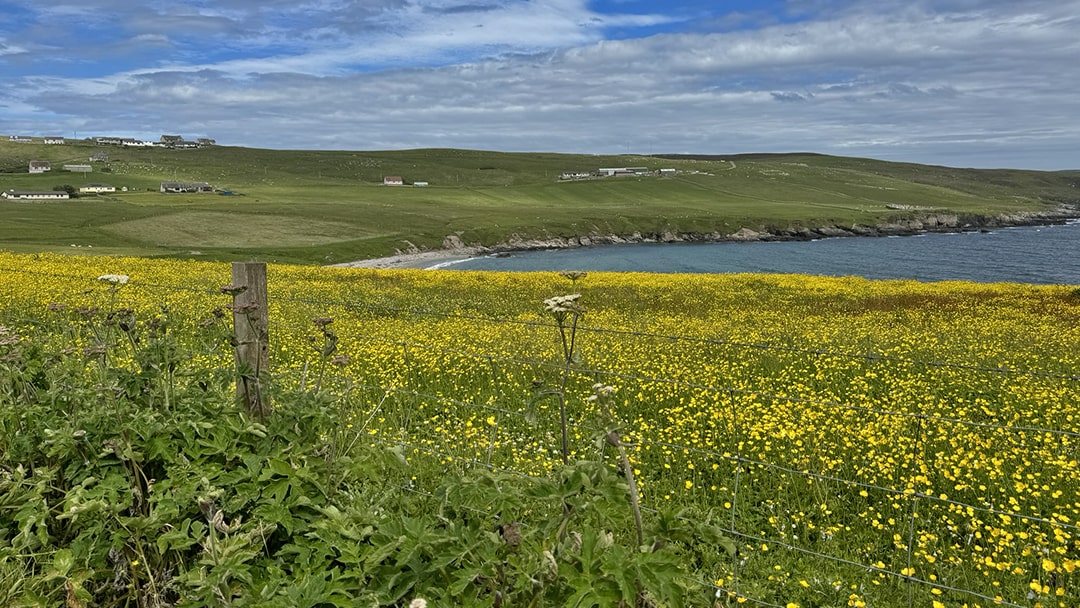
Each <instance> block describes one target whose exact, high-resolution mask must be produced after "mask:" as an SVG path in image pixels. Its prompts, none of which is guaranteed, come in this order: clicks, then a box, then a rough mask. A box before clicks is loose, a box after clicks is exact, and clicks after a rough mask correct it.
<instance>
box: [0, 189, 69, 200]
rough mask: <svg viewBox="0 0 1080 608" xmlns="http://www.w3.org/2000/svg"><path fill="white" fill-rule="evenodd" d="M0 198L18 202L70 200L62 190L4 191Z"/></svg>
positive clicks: (0, 193)
mask: <svg viewBox="0 0 1080 608" xmlns="http://www.w3.org/2000/svg"><path fill="white" fill-rule="evenodd" d="M0 198H6V199H8V200H20V201H47V200H62V199H66V198H70V197H69V196H68V193H67V192H65V191H63V190H5V191H4V192H0Z"/></svg>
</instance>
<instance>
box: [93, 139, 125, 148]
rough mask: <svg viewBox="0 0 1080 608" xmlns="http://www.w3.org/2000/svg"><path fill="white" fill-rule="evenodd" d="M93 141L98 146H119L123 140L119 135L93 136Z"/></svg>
mask: <svg viewBox="0 0 1080 608" xmlns="http://www.w3.org/2000/svg"><path fill="white" fill-rule="evenodd" d="M94 143H95V144H97V145H99V146H119V145H120V144H121V143H123V140H122V139H120V138H119V137H95V138H94Z"/></svg>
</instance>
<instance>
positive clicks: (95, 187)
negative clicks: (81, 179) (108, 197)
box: [79, 184, 116, 194]
mask: <svg viewBox="0 0 1080 608" xmlns="http://www.w3.org/2000/svg"><path fill="white" fill-rule="evenodd" d="M79 192H81V193H83V194H101V193H103V192H116V187H115V186H110V185H109V184H86V185H85V186H82V187H80V188H79Z"/></svg>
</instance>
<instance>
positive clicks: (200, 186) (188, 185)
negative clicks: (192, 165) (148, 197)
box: [161, 182, 214, 194]
mask: <svg viewBox="0 0 1080 608" xmlns="http://www.w3.org/2000/svg"><path fill="white" fill-rule="evenodd" d="M213 191H214V187H213V186H211V185H210V184H208V183H206V182H161V193H162V194H199V193H201V192H213Z"/></svg>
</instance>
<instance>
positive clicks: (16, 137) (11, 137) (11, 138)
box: [8, 135, 34, 144]
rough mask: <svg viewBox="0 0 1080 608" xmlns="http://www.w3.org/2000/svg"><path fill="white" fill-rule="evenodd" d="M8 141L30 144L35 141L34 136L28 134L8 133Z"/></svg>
mask: <svg viewBox="0 0 1080 608" xmlns="http://www.w3.org/2000/svg"><path fill="white" fill-rule="evenodd" d="M8 141H12V142H15V143H17V144H28V143H31V142H33V141H34V138H33V137H30V136H28V135H8Z"/></svg>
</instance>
